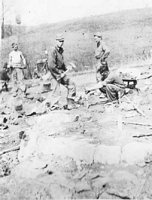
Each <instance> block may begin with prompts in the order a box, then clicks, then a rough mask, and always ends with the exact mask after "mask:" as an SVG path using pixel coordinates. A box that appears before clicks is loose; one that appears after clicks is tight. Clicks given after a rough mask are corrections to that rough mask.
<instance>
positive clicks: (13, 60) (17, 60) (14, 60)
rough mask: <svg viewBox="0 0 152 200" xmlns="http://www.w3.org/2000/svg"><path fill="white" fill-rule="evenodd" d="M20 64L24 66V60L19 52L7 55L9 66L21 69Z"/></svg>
mask: <svg viewBox="0 0 152 200" xmlns="http://www.w3.org/2000/svg"><path fill="white" fill-rule="evenodd" d="M22 64H23V65H24V66H25V65H26V60H25V58H24V56H23V54H22V52H21V51H12V52H11V53H10V54H9V66H12V67H13V68H22Z"/></svg>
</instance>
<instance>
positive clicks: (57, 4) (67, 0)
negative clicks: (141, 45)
mask: <svg viewBox="0 0 152 200" xmlns="http://www.w3.org/2000/svg"><path fill="white" fill-rule="evenodd" d="M1 1H3V2H4V11H5V12H4V13H5V23H11V24H15V23H16V21H15V18H16V15H20V16H21V22H22V25H29V26H31V25H32V26H33V25H39V24H45V23H55V22H61V21H65V20H70V19H76V18H81V17H86V16H90V15H102V14H106V13H111V12H116V11H122V10H127V9H136V8H145V7H152V0H1Z"/></svg>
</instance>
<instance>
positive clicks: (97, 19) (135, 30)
mask: <svg viewBox="0 0 152 200" xmlns="http://www.w3.org/2000/svg"><path fill="white" fill-rule="evenodd" d="M96 31H102V32H103V38H104V40H105V42H106V44H107V46H109V48H110V49H111V55H110V58H109V65H110V67H113V66H114V65H120V64H124V63H131V62H134V61H137V60H142V59H144V58H145V57H146V56H147V55H148V53H149V50H150V49H152V9H138V10H131V11H123V12H118V13H112V14H106V15H101V16H91V17H87V18H82V19H78V20H71V21H66V22H62V23H57V24H50V25H48V24H47V25H42V26H39V27H34V28H28V27H27V28H26V30H25V31H24V33H23V31H21V32H20V33H19V44H20V48H21V50H22V51H23V53H24V54H25V56H26V58H27V60H28V61H29V62H30V65H31V67H32V68H33V67H34V65H35V63H36V60H37V59H40V58H42V57H43V56H44V50H45V49H47V50H48V52H49V53H50V51H51V49H52V47H53V46H54V44H55V35H56V34H57V33H62V32H64V35H65V45H64V47H65V52H64V54H65V60H66V61H67V62H69V61H74V62H75V63H76V64H77V65H78V66H79V70H83V69H84V66H89V68H90V69H91V68H93V65H94V62H95V60H94V49H95V42H94V38H93V33H94V32H96ZM14 40H16V35H14V36H11V37H8V38H5V39H3V40H2V63H4V62H5V61H7V59H8V53H9V52H10V51H11V48H10V45H11V43H12V42H13V41H14Z"/></svg>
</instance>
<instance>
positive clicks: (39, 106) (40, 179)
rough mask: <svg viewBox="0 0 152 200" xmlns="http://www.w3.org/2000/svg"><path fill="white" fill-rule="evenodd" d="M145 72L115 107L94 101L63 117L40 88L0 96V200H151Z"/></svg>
mask: <svg viewBox="0 0 152 200" xmlns="http://www.w3.org/2000/svg"><path fill="white" fill-rule="evenodd" d="M142 70H143V72H142ZM132 71H133V70H132ZM144 71H146V72H144ZM150 71H151V68H149V69H148V70H145V68H143V69H140V73H139V74H138V77H137V76H136V79H137V85H136V87H137V88H138V90H136V89H135V90H132V89H130V90H128V93H127V94H126V95H125V96H124V97H122V98H121V99H120V104H118V102H112V103H107V104H101V103H100V98H99V97H98V96H95V95H94V96H91V97H90V99H89V104H90V106H89V108H88V107H87V106H86V104H85V103H84V104H83V105H81V106H80V107H79V108H78V109H74V110H68V111H67V110H63V109H62V107H63V106H61V105H63V104H64V103H63V98H59V97H58V96H54V95H52V93H51V92H42V87H41V85H40V84H39V82H38V81H39V80H36V81H37V82H36V81H35V82H33V83H29V82H28V84H29V85H28V89H27V95H26V96H24V97H23V96H22V95H16V96H15V97H13V95H10V93H2V94H1V99H0V101H1V107H0V113H1V118H0V130H1V132H0V148H1V152H0V163H1V164H0V166H1V168H0V177H1V178H0V196H1V197H2V199H33V200H34V199H44V200H46V199H64V198H66V199H82V198H87V199H90V198H91V199H98V198H100V199H112V198H115V199H116V198H117V199H119V198H120V199H133V198H136V199H138V198H149V199H151V198H152V192H151V189H150V188H151V183H152V178H151V177H152V176H151V169H152V165H151V163H152V147H151V143H152V138H151V136H152V134H151V130H152V123H151V117H152V112H151V107H152V84H151V83H152V79H151V75H150V74H151V72H150ZM147 72H148V74H147ZM6 99H7V101H6ZM87 103H88V102H87ZM55 105H56V106H55Z"/></svg>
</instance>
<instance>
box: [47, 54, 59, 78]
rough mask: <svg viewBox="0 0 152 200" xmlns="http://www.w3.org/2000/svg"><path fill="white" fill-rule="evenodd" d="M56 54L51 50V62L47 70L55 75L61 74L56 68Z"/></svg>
mask: <svg viewBox="0 0 152 200" xmlns="http://www.w3.org/2000/svg"><path fill="white" fill-rule="evenodd" d="M56 59H57V57H56V52H55V50H53V52H52V53H51V61H50V64H49V67H48V68H49V70H50V71H51V72H53V73H55V74H61V72H60V70H59V69H58V68H57V62H56Z"/></svg>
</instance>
